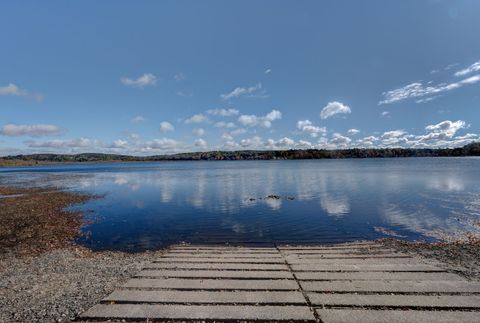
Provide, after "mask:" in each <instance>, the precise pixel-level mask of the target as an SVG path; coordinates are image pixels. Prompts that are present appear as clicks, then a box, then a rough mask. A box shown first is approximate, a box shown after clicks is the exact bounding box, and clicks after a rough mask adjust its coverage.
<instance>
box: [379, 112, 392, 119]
mask: <svg viewBox="0 0 480 323" xmlns="http://www.w3.org/2000/svg"><path fill="white" fill-rule="evenodd" d="M380 115H381V116H382V118H390V112H388V111H383V112H382V113H380Z"/></svg>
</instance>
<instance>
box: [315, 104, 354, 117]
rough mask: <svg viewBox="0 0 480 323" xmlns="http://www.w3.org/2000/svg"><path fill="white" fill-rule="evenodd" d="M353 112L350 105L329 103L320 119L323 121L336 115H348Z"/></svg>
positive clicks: (321, 113)
mask: <svg viewBox="0 0 480 323" xmlns="http://www.w3.org/2000/svg"><path fill="white" fill-rule="evenodd" d="M351 112H352V110H351V109H350V107H349V106H348V105H345V104H343V103H341V102H337V101H333V102H328V104H327V105H326V106H325V107H324V108H323V109H322V111H321V112H320V117H321V118H322V119H328V118H330V117H332V116H334V115H336V114H348V113H351Z"/></svg>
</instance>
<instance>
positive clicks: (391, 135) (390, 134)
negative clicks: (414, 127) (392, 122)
mask: <svg viewBox="0 0 480 323" xmlns="http://www.w3.org/2000/svg"><path fill="white" fill-rule="evenodd" d="M406 134H407V133H406V132H405V131H403V130H391V131H386V132H384V133H383V135H382V136H381V137H380V139H381V140H382V143H383V144H385V145H399V144H406V143H407V142H408V139H407V138H406V137H405V135H406Z"/></svg>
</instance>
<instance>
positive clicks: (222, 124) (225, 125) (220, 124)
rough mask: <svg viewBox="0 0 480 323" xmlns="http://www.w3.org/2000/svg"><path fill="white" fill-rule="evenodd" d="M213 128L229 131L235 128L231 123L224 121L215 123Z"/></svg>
mask: <svg viewBox="0 0 480 323" xmlns="http://www.w3.org/2000/svg"><path fill="white" fill-rule="evenodd" d="M213 126H214V127H217V128H230V129H231V128H235V127H236V126H235V124H234V123H233V122H225V121H219V122H216V123H215V124H214V125H213Z"/></svg>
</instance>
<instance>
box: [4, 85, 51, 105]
mask: <svg viewBox="0 0 480 323" xmlns="http://www.w3.org/2000/svg"><path fill="white" fill-rule="evenodd" d="M2 95H3V96H7V95H10V96H25V97H31V98H34V99H35V100H37V101H42V100H43V95H42V94H30V92H28V91H27V90H25V89H21V88H20V87H19V86H18V85H16V84H13V83H9V84H8V85H6V86H0V96H2Z"/></svg>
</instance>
